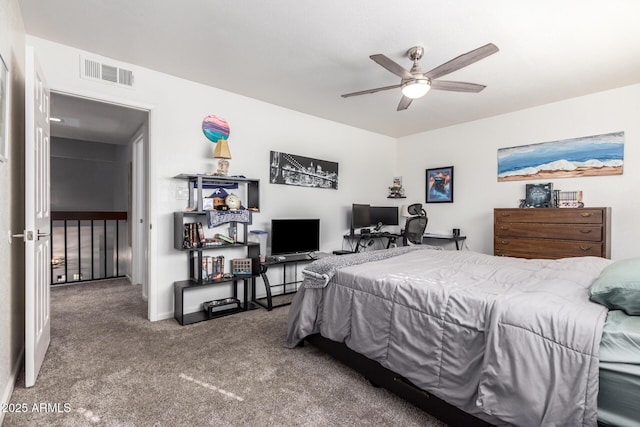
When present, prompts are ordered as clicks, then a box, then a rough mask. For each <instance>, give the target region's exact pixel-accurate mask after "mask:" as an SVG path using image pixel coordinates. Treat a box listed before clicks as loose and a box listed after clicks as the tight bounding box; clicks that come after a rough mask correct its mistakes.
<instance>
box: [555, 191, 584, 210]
mask: <svg viewBox="0 0 640 427" xmlns="http://www.w3.org/2000/svg"><path fill="white" fill-rule="evenodd" d="M553 194H554V198H555V206H556V208H584V203H583V202H582V191H561V190H554V192H553Z"/></svg>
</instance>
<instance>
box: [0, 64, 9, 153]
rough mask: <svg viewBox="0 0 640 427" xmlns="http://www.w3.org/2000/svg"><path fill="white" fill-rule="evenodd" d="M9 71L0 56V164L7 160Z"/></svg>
mask: <svg viewBox="0 0 640 427" xmlns="http://www.w3.org/2000/svg"><path fill="white" fill-rule="evenodd" d="M9 88H10V84H9V69H8V68H7V65H6V64H5V62H4V59H3V58H2V56H1V55H0V162H6V161H7V159H8V158H9Z"/></svg>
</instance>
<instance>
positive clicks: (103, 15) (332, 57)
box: [19, 0, 640, 137]
mask: <svg viewBox="0 0 640 427" xmlns="http://www.w3.org/2000/svg"><path fill="white" fill-rule="evenodd" d="M19 3H20V6H21V8H22V14H23V19H24V23H25V28H26V31H27V33H28V34H31V35H34V36H37V37H41V38H45V39H48V40H52V41H55V42H58V43H62V44H65V45H69V46H73V47H76V48H79V49H83V50H87V51H90V52H93V53H97V54H100V55H104V56H107V57H111V58H114V59H116V60H119V61H124V62H128V63H132V64H136V65H139V66H143V67H147V68H151V69H155V70H159V71H162V72H165V73H168V74H172V75H175V76H179V77H182V78H185V79H189V80H193V81H197V82H201V83H205V84H208V85H210V86H214V87H218V88H221V89H225V90H228V91H231V92H235V93H238V94H242V95H246V96H249V97H251V98H255V99H259V100H263V101H266V102H269V103H272V104H276V105H280V106H283V107H286V108H290V109H293V110H297V111H301V112H304V113H308V114H311V115H314V116H318V117H323V118H326V119H329V120H333V121H337V122H341V123H346V124H349V125H352V126H356V127H358V128H362V129H368V130H371V131H373V132H377V133H381V134H386V135H390V136H394V137H400V136H404V135H409V134H414V133H418V132H422V131H426V130H430V129H435V128H439V127H444V126H449V125H453V124H457V123H462V122H466V121H471V120H477V119H481V118H485V117H489V116H494V115H497V114H502V113H506V112H510V111H515V110H520V109H524V108H528V107H532V106H536V105H541V104H545V103H549V102H554V101H558V100H562V99H566V98H572V97H576V96H580V95H584V94H588V93H593V92H597V91H602V90H607V89H612V88H616V87H621V86H625V85H629V84H634V83H639V82H640V24H639V23H638V19H639V17H640V1H638V0H535V1H534V0H521V1H513V0H456V1H442V0H398V1H395V2H391V1H388V0H349V1H344V0H323V1H317V0H315V1H314V0H270V1H264V0H244V1H234V0H189V1H182V2H176V1H169V0H135V1H131V0H109V1H104V0H48V1H41V0H19ZM489 42H492V43H494V44H496V45H497V46H498V47H499V48H500V52H498V53H496V54H494V55H492V56H489V57H488V58H485V59H483V60H481V61H480V62H477V63H475V64H473V65H470V66H469V67H466V68H464V69H462V70H459V71H456V72H454V73H451V74H449V75H447V76H446V78H445V80H458V81H468V82H472V83H480V84H484V85H487V88H486V89H485V90H484V91H483V92H481V93H478V94H472V93H457V92H445V91H436V90H432V91H431V92H429V93H428V94H427V95H426V96H425V97H424V98H422V99H419V100H416V101H414V102H413V104H412V105H411V106H410V107H409V109H408V110H406V111H400V112H398V111H396V106H397V104H398V101H399V99H400V92H399V90H398V89H395V90H390V91H385V92H379V93H376V94H369V95H363V96H359V97H353V98H348V99H343V98H341V97H340V94H343V93H348V92H354V91H358V90H364V89H369V88H374V87H379V86H388V85H393V84H397V83H399V80H400V79H399V78H398V77H396V76H395V75H393V74H391V73H390V72H388V71H387V70H385V69H383V68H382V67H380V66H379V65H377V64H376V63H374V62H373V61H372V60H370V59H369V55H372V54H376V53H382V54H384V55H386V56H388V57H389V58H391V59H393V60H394V61H396V62H398V63H399V64H401V65H403V66H406V68H410V65H411V63H410V61H409V60H408V59H407V58H406V56H404V55H405V52H406V50H407V49H408V48H410V47H412V46H416V45H421V46H424V48H425V55H424V57H423V59H422V60H421V65H422V68H423V69H424V70H429V69H431V68H433V67H435V66H437V65H440V64H441V63H443V62H446V61H448V60H449V59H452V58H454V57H456V56H458V55H460V54H462V53H465V52H468V51H470V50H472V49H475V48H477V47H479V46H482V45H484V44H486V43H489Z"/></svg>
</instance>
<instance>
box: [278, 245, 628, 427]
mask: <svg viewBox="0 0 640 427" xmlns="http://www.w3.org/2000/svg"><path fill="white" fill-rule="evenodd" d="M611 263H612V261H610V260H606V259H603V258H596V257H580V258H565V259H560V260H525V259H519V258H508V257H494V256H489V255H483V254H478V253H473V252H469V251H442V250H433V249H431V248H428V247H427V248H425V247H420V246H417V247H410V248H396V249H391V250H386V251H376V253H374V254H361V255H358V254H355V255H348V256H345V257H331V258H324V259H322V260H319V261H316V262H314V263H312V264H311V265H310V266H309V267H307V269H305V276H306V277H305V281H304V282H303V285H302V287H301V289H300V290H299V292H298V294H297V295H296V297H295V299H294V301H293V304H292V306H291V309H290V315H289V325H288V334H287V346H289V347H292V348H293V347H295V346H297V345H300V344H301V343H302V342H303V341H304V340H305V339H306V340H308V341H311V342H312V343H314V344H315V345H318V346H319V347H320V348H321V349H323V350H325V351H328V352H330V353H332V354H334V355H335V356H337V357H338V358H339V359H340V360H342V361H345V362H347V363H350V364H351V365H352V366H354V367H356V368H357V369H359V370H360V371H361V372H363V373H365V375H366V376H367V377H368V378H369V379H370V380H371V381H372V382H374V383H379V384H380V383H382V384H381V385H383V386H387V387H388V388H390V389H391V391H394V392H396V393H397V394H401V395H403V396H405V397H407V396H408V398H409V400H410V401H412V402H413V403H415V404H418V405H419V406H421V407H423V408H424V409H426V410H427V411H428V412H431V413H433V414H434V415H436V416H437V417H439V418H441V419H443V421H445V422H448V423H450V424H452V425H455V424H458V425H471V424H476V425H483V424H484V425H486V424H490V425H558V426H559V425H585V426H588V425H596V424H597V422H598V403H599V402H598V398H599V394H598V387H599V383H600V382H601V381H602V380H601V377H602V376H603V375H604V376H605V377H607V379H605V380H604V381H605V385H606V387H608V388H613V389H615V390H617V391H618V392H619V393H622V394H623V395H626V394H625V393H626V392H624V391H622V390H621V389H620V387H619V386H618V385H617V384H618V383H619V381H620V378H621V376H622V377H624V378H625V379H628V378H629V377H630V376H629V375H628V373H629V371H633V372H635V374H636V376H635V377H634V378H635V379H634V380H631V381H630V384H629V387H635V390H636V392H637V391H638V385H639V381H638V379H640V372H638V367H639V365H638V364H637V354H638V351H639V349H638V348H636V349H635V353H634V352H633V349H632V346H633V344H631V345H630V346H629V347H628V349H629V351H630V353H627V359H626V360H624V359H623V360H620V357H619V352H618V351H616V350H615V348H614V347H615V345H618V344H619V342H620V340H617V341H616V340H613V341H614V342H615V343H614V344H611V342H610V341H611V340H608V339H607V338H604V339H603V331H607V330H611V331H614V330H615V331H618V332H620V329H624V328H628V327H634V326H635V324H631V323H633V322H629V321H627V322H623V321H618V322H615V324H614V322H611V325H609V324H608V323H607V327H605V321H606V319H607V312H608V310H607V308H606V307H604V306H603V305H600V304H596V303H594V302H591V301H590V300H589V288H590V286H591V284H592V283H593V281H594V280H595V279H596V278H597V277H598V276H599V275H600V273H601V272H602V270H603V269H605V267H607V266H608V265H610V264H611ZM631 317H636V316H631ZM618 320H619V319H618ZM632 320H633V319H632ZM620 335H625V333H624V332H622V333H619V334H618V336H620ZM605 337H606V335H605ZM601 340H602V341H603V343H604V344H603V345H605V344H606V345H612V346H614V347H611V348H612V349H613V350H612V351H610V352H609V356H607V358H608V359H607V360H606V362H605V360H604V359H603V365H604V366H605V369H601V370H599V356H600V345H601ZM607 343H609V344H607ZM627 344H628V343H627ZM635 344H636V345H638V344H640V340H639V341H638V342H635ZM605 354H606V353H605ZM634 361H635V363H636V364H634ZM629 362H630V363H629ZM621 370H622V371H623V372H622V373H621ZM601 371H602V372H601ZM603 372H604V374H603ZM609 378H613V379H612V380H611V381H610V382H608V383H607V381H608V379H609ZM626 390H629V389H626ZM405 391H406V393H405ZM421 396H422V397H421ZM636 396H637V394H636ZM600 400H601V402H600V405H601V406H602V405H604V406H605V407H608V408H611V409H610V410H611V413H608V412H607V411H608V410H609V409H604V412H603V416H601V420H600V421H601V422H602V423H607V424H612V425H627V424H625V423H626V422H629V423H630V424H628V425H634V424H633V418H630V420H629V419H628V418H629V417H637V415H638V414H637V413H636V414H633V413H627V414H624V417H625V419H622V418H620V419H618V418H616V414H618V413H619V408H615V403H617V402H619V401H620V399H619V398H616V397H613V398H610V399H609V398H607V399H604V401H603V398H602V393H601V394H600ZM422 401H427V403H424V402H422ZM631 406H633V405H631ZM635 419H636V420H637V419H638V418H635ZM636 422H637V421H636Z"/></svg>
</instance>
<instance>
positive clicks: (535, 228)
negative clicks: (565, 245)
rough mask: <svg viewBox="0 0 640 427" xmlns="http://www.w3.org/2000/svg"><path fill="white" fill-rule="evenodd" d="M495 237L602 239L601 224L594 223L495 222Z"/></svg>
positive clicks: (596, 240) (594, 240)
mask: <svg viewBox="0 0 640 427" xmlns="http://www.w3.org/2000/svg"><path fill="white" fill-rule="evenodd" d="M494 231H495V235H496V237H531V238H539V239H559V240H586V241H590V242H600V241H602V225H596V224H555V223H547V224H539V223H538V224H535V223H526V222H520V223H509V222H497V223H496V224H495V230H494Z"/></svg>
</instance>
